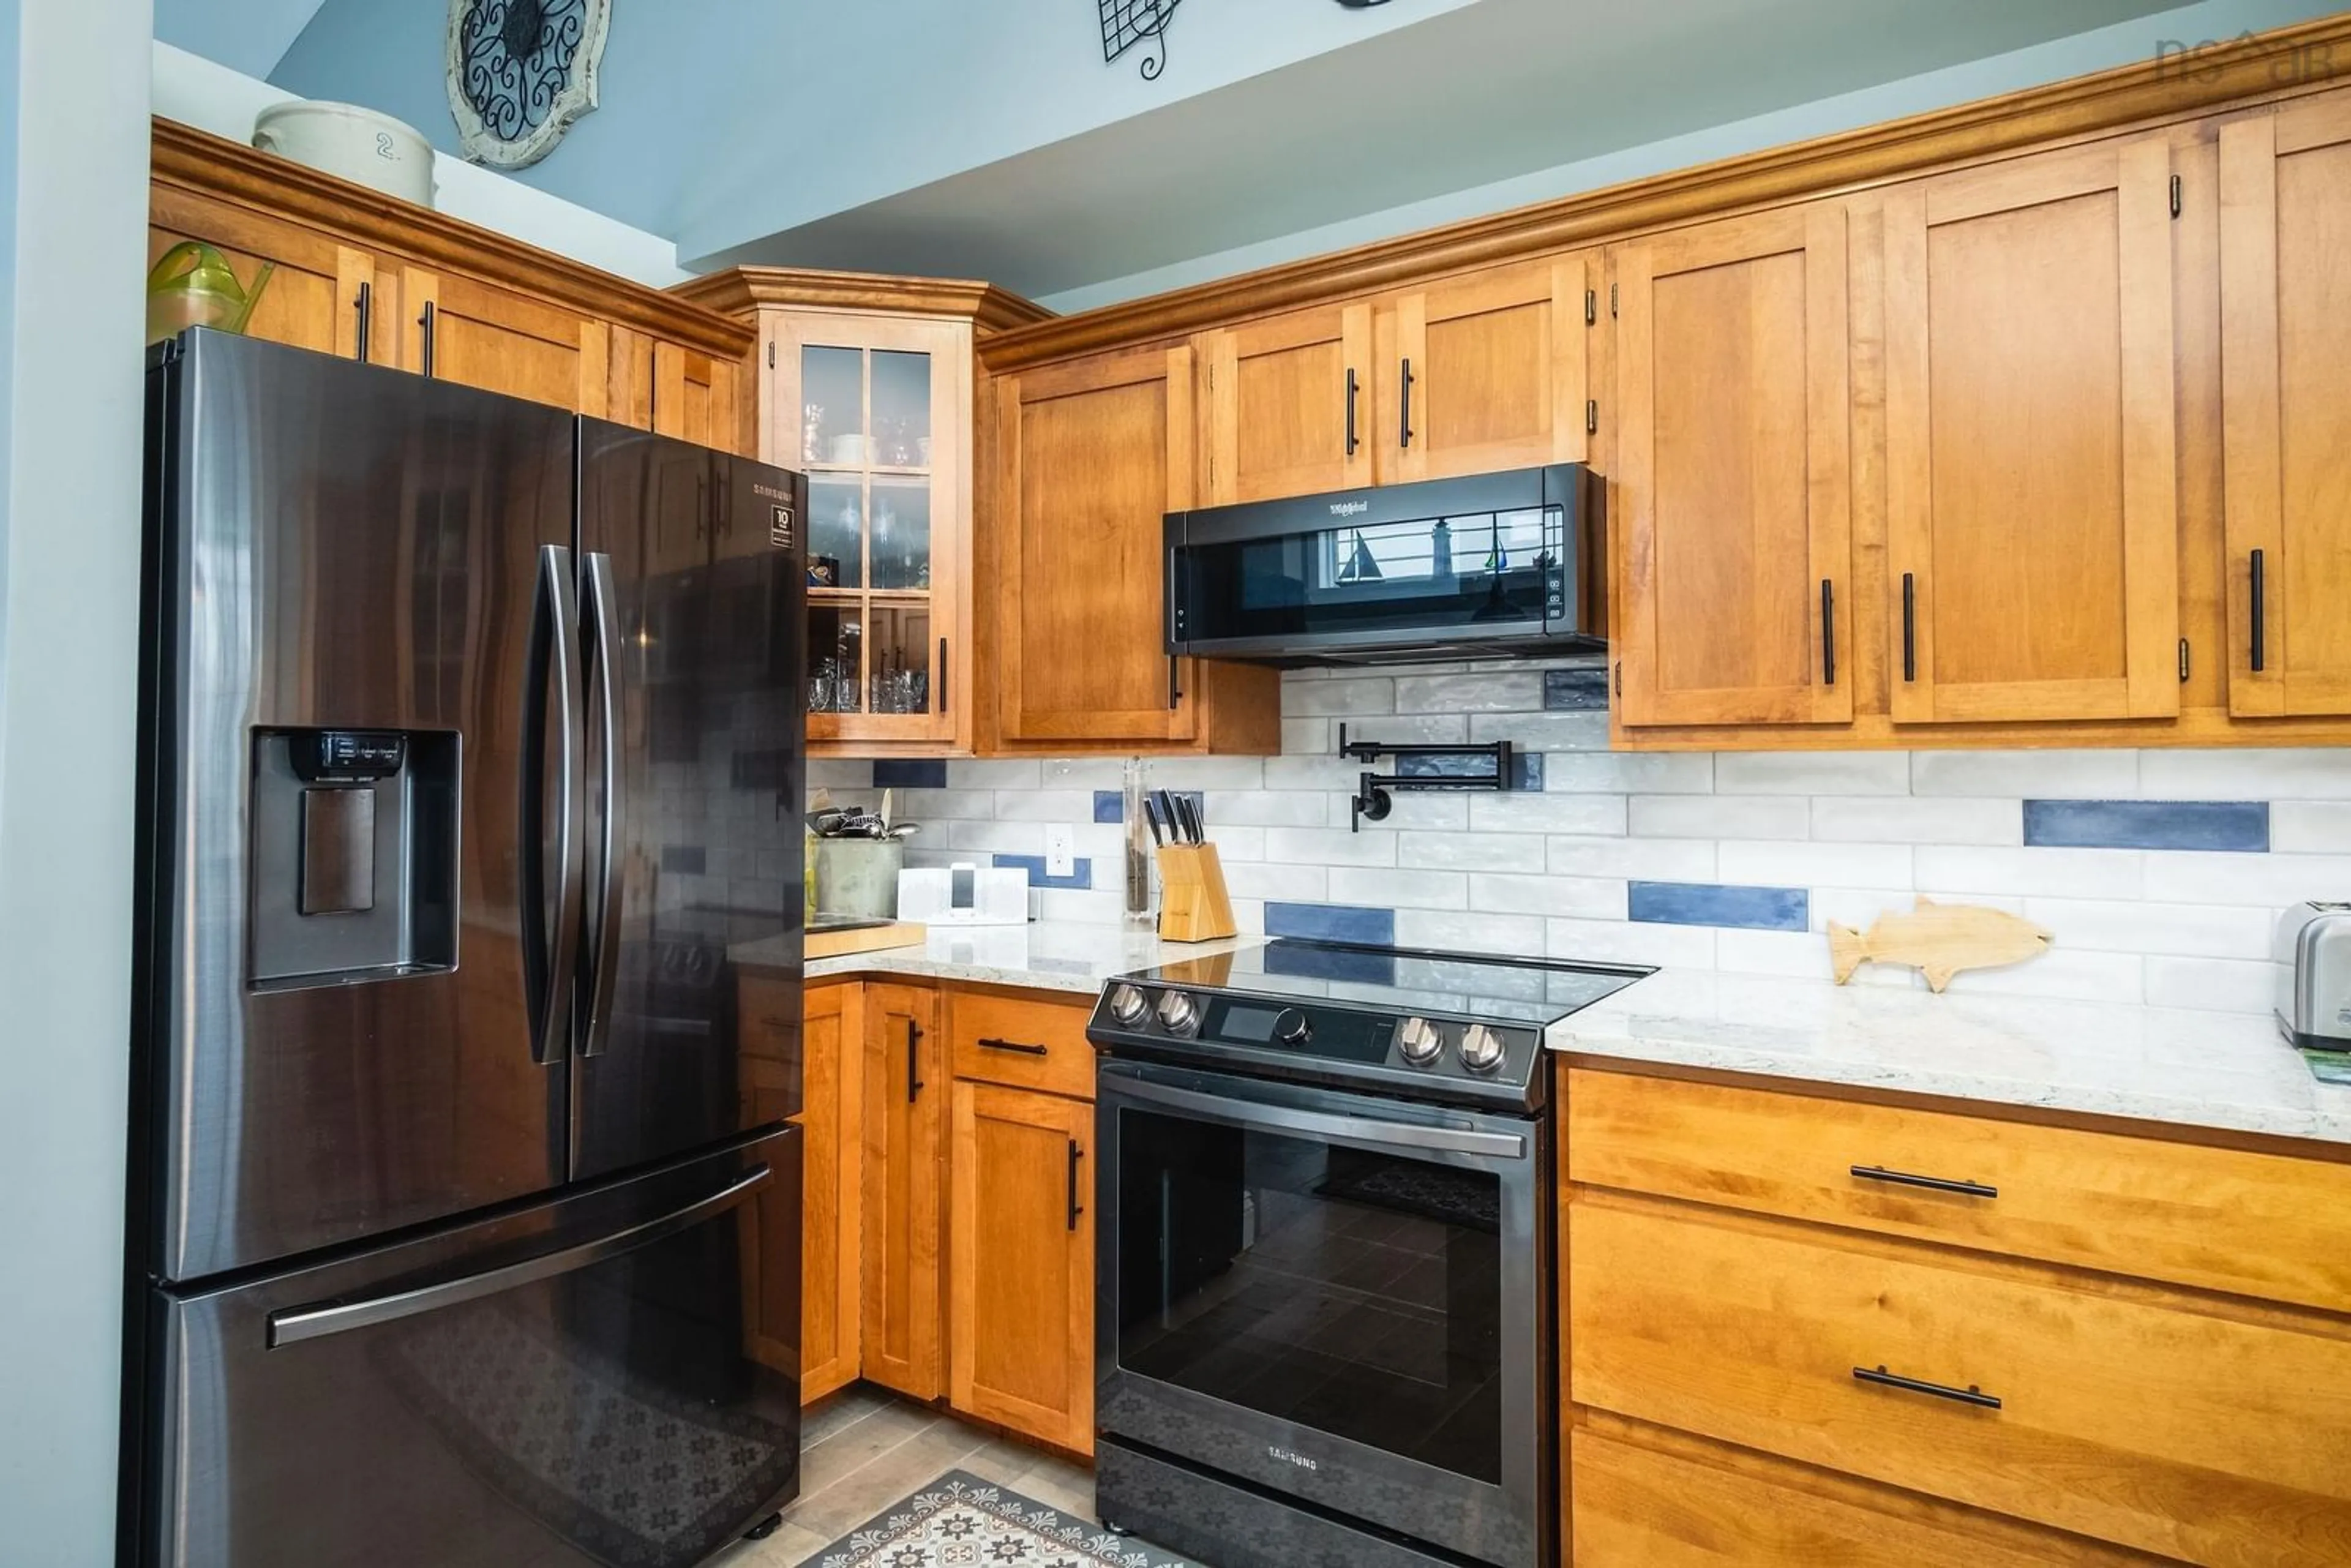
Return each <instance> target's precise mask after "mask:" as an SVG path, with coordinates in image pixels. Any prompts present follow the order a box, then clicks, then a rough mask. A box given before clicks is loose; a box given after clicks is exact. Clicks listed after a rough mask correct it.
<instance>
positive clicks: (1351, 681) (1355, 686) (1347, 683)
mask: <svg viewBox="0 0 2351 1568" xmlns="http://www.w3.org/2000/svg"><path fill="white" fill-rule="evenodd" d="M1281 711H1282V713H1283V715H1284V716H1293V715H1294V716H1297V717H1300V718H1311V717H1313V716H1316V715H1319V714H1332V715H1339V714H1344V715H1349V716H1353V715H1357V714H1379V713H1394V712H1395V681H1394V680H1393V679H1391V678H1389V677H1388V676H1385V675H1348V676H1345V677H1343V678H1339V679H1333V680H1328V681H1307V682H1302V683H1300V684H1298V685H1290V684H1288V683H1286V682H1285V683H1284V684H1283V685H1282V688H1281Z"/></svg>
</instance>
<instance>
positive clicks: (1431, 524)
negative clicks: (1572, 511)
mask: <svg viewBox="0 0 2351 1568" xmlns="http://www.w3.org/2000/svg"><path fill="white" fill-rule="evenodd" d="M1565 550H1566V517H1565V513H1564V512H1563V511H1562V509H1561V508H1559V507H1548V508H1545V507H1530V508H1527V509H1525V510H1521V511H1511V512H1486V513H1479V514H1475V515H1471V516H1465V517H1428V518H1416V519H1413V520H1410V521H1405V522H1390V523H1372V524H1364V525H1348V524H1340V525H1336V526H1333V527H1330V528H1317V529H1314V530H1311V531H1309V532H1302V533H1295V534H1285V535H1280V536H1276V537H1272V538H1257V539H1248V540H1238V541H1235V542H1233V543H1229V544H1220V545H1208V546H1203V547H1199V548H1197V549H1195V550H1194V551H1193V552H1192V559H1191V560H1190V562H1189V570H1190V580H1191V582H1192V585H1193V612H1192V635H1193V636H1194V637H1195V638H1199V639H1226V638H1249V637H1297V636H1301V635H1311V634H1320V633H1340V632H1421V631H1437V630H1445V629H1448V628H1461V629H1464V630H1470V631H1475V630H1479V629H1485V628H1492V629H1496V630H1501V629H1510V630H1513V631H1521V630H1526V629H1530V628H1535V629H1540V628H1541V627H1542V626H1543V625H1544V623H1545V622H1549V621H1556V620H1559V619H1562V617H1563V616H1564V614H1565V611H1566V605H1565V600H1566V579H1565V573H1564V570H1563V562H1564V560H1565Z"/></svg>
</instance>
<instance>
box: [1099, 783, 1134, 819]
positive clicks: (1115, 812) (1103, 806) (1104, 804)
mask: <svg viewBox="0 0 2351 1568" xmlns="http://www.w3.org/2000/svg"><path fill="white" fill-rule="evenodd" d="M1094 821H1097V822H1123V821H1126V795H1125V793H1124V792H1123V791H1122V790H1118V789H1097V790H1095V791H1094Z"/></svg>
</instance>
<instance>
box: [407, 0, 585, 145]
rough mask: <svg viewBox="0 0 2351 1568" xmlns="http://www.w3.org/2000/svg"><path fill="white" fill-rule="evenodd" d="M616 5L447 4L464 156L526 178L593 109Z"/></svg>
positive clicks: (451, 83) (558, 0) (576, 1)
mask: <svg viewBox="0 0 2351 1568" xmlns="http://www.w3.org/2000/svg"><path fill="white" fill-rule="evenodd" d="M611 14H612V4H611V0H449V37H448V51H447V53H448V88H449V112H450V114H451V115H452V116H453V117H454V118H455V120H456V121H457V131H458V134H459V137H460V139H461V141H462V143H463V145H464V148H465V156H466V158H467V159H469V160H471V161H472V162H476V163H487V164H489V165H491V166H492V167H493V168H498V169H522V168H527V167H528V166H529V165H531V164H533V163H536V162H538V161H539V160H540V159H542V158H544V157H546V156H547V155H548V154H549V152H554V151H555V144H556V143H557V142H558V141H561V140H562V138H563V133H564V132H565V131H569V129H570V128H571V124H572V122H573V121H574V120H578V119H579V118H580V116H581V115H583V114H586V113H588V112H589V111H590V110H593V109H594V108H595V107H596V71H597V68H598V66H599V65H600V64H601V62H602V60H603V57H604V38H605V34H606V33H607V31H608V30H609V29H610V27H611Z"/></svg>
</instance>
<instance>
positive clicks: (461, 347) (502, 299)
mask: <svg viewBox="0 0 2351 1568" xmlns="http://www.w3.org/2000/svg"><path fill="white" fill-rule="evenodd" d="M400 308H401V314H402V324H401V331H400V341H401V354H400V363H401V365H402V368H403V369H406V370H412V371H421V372H423V374H425V375H429V376H437V377H439V378H440V379H442V380H443V381H450V382H457V383H458V384H459V385H461V386H469V387H479V388H480V389H481V390H482V391H484V392H503V393H505V394H506V395H507V396H508V397H519V398H528V399H529V400H530V401H531V402H543V403H551V404H553V405H554V406H555V407H558V408H569V409H576V410H577V411H579V412H580V413H590V414H595V415H597V416H599V417H601V416H602V415H603V413H605V410H606V408H607V407H608V402H607V400H608V398H609V397H610V394H611V328H610V327H609V326H607V325H606V324H605V323H604V322H602V321H599V320H596V319H592V318H590V317H588V316H585V315H582V314H581V313H580V312H579V311H576V310H570V309H567V308H563V307H561V306H559V305H555V304H551V303H549V301H547V300H544V299H539V298H533V297H532V296H529V295H527V294H519V293H517V292H515V291H513V290H511V289H507V288H500V287H496V286H495V285H492V284H486V283H481V282H477V281H475V279H473V278H470V277H459V276H457V275H455V274H453V273H447V272H435V271H431V270H428V269H426V268H424V267H404V268H402V272H401V280H400Z"/></svg>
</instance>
